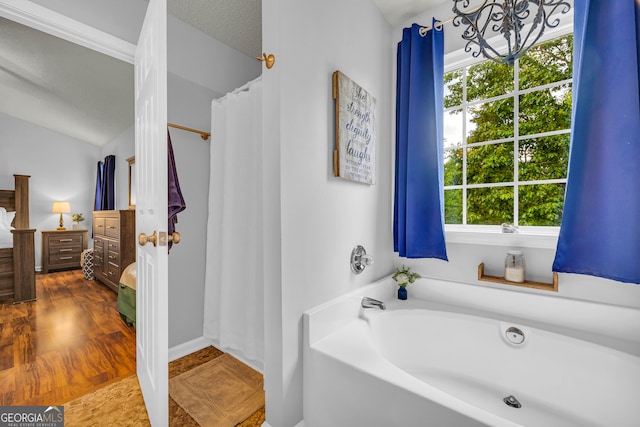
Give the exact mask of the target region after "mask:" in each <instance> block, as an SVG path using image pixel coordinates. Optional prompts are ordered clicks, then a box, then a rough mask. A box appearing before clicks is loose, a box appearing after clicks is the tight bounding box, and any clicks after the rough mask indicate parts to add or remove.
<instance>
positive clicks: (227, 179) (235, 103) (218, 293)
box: [204, 78, 264, 368]
mask: <svg viewBox="0 0 640 427" xmlns="http://www.w3.org/2000/svg"><path fill="white" fill-rule="evenodd" d="M211 137H212V139H211V175H210V183H209V219H208V223H207V257H206V259H207V265H206V278H205V294H204V295H205V300H204V336H205V337H207V338H210V339H212V340H213V342H214V345H217V346H219V347H221V349H223V350H227V351H229V350H230V349H233V350H235V351H236V352H239V353H240V355H241V356H243V357H244V358H245V359H247V360H250V361H253V362H257V363H255V365H257V367H259V368H261V367H262V365H263V359H264V307H263V302H264V279H263V276H264V275H263V256H262V254H263V238H262V236H263V233H262V218H263V215H262V213H263V201H262V181H263V179H262V158H263V156H262V81H261V79H260V78H258V79H256V80H253V81H251V82H249V83H247V85H245V86H243V87H242V88H239V89H236V90H235V91H233V92H232V93H229V94H227V95H225V96H224V97H223V98H221V99H218V100H214V101H213V102H212V105H211Z"/></svg>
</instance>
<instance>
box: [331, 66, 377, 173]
mask: <svg viewBox="0 0 640 427" xmlns="http://www.w3.org/2000/svg"><path fill="white" fill-rule="evenodd" d="M333 98H334V99H335V101H336V149H335V150H334V152H333V171H334V174H335V176H337V177H340V178H345V179H349V180H351V181H357V182H362V183H365V184H375V183H376V99H375V98H374V97H373V96H371V94H370V93H368V92H367V91H366V90H364V89H362V88H361V87H360V86H358V85H357V84H356V83H355V82H354V81H353V80H351V79H350V78H349V77H347V76H345V75H344V74H342V73H341V72H340V71H335V72H334V73H333Z"/></svg>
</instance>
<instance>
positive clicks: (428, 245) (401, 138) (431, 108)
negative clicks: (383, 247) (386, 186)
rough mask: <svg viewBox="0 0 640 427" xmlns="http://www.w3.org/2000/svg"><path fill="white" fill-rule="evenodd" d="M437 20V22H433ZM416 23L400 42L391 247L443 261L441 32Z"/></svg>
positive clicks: (442, 75) (444, 246) (421, 256)
mask: <svg viewBox="0 0 640 427" xmlns="http://www.w3.org/2000/svg"><path fill="white" fill-rule="evenodd" d="M434 22H435V21H434ZM420 28H421V27H420V25H417V24H414V25H413V26H412V27H411V28H405V29H404V30H403V32H402V41H401V42H400V43H399V44H398V55H397V70H398V71H397V83H396V161H395V191H394V210H393V245H394V251H396V252H398V253H399V255H400V256H402V257H406V258H439V259H443V260H447V249H446V245H445V239H444V185H443V182H444V165H443V159H442V155H443V141H442V135H443V110H444V97H443V96H444V95H443V91H444V35H443V32H442V31H436V30H433V29H432V30H430V31H428V32H427V33H426V35H425V36H422V35H420Z"/></svg>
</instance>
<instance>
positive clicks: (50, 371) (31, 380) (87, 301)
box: [0, 270, 136, 406]
mask: <svg viewBox="0 0 640 427" xmlns="http://www.w3.org/2000/svg"><path fill="white" fill-rule="evenodd" d="M36 295H37V297H38V299H37V301H34V302H27V303H23V304H12V302H10V301H9V302H3V303H1V304H0V406H9V405H12V406H15V405H61V404H62V403H64V402H67V401H69V400H72V399H74V398H76V397H79V396H82V395H84V394H87V393H90V392H93V391H95V390H96V389H98V388H100V387H102V386H104V385H106V384H109V383H112V382H114V381H118V380H120V379H123V378H126V377H128V376H130V375H132V374H134V373H135V372H136V359H135V354H136V338H135V330H134V329H133V328H132V327H129V326H127V325H125V323H124V322H123V321H122V320H121V319H120V315H119V314H118V312H117V310H116V299H117V295H116V293H115V292H113V291H111V290H109V289H107V288H106V287H105V286H104V285H101V284H99V283H98V282H93V281H87V280H85V279H84V276H83V275H82V272H81V271H80V270H72V271H64V272H58V273H50V274H38V275H36Z"/></svg>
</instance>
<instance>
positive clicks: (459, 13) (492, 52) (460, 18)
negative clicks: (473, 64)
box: [453, 0, 571, 66]
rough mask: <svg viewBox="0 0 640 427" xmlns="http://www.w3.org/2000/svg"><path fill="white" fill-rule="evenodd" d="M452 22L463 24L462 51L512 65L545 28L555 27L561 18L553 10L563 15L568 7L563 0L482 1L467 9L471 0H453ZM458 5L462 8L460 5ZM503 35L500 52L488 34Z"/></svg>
mask: <svg viewBox="0 0 640 427" xmlns="http://www.w3.org/2000/svg"><path fill="white" fill-rule="evenodd" d="M453 1H454V3H455V4H454V6H453V12H454V13H455V17H454V18H453V25H454V26H455V27H458V26H461V25H462V26H463V27H465V26H466V28H464V32H463V34H462V38H463V39H464V40H466V41H467V44H466V45H465V48H464V50H465V52H472V51H473V53H472V54H473V56H474V57H478V56H479V55H480V54H482V55H483V56H484V57H485V58H487V59H490V60H492V61H495V62H497V63H499V64H509V65H511V66H513V62H514V61H515V60H516V58H519V57H521V56H522V55H524V54H525V52H526V51H527V50H528V49H529V48H530V47H531V46H533V45H534V44H536V42H537V41H538V40H539V39H540V37H542V34H543V33H544V30H545V28H547V27H549V28H555V27H557V26H558V24H559V23H560V19H558V18H553V19H552V16H551V15H553V14H554V13H556V12H560V13H562V14H565V13H567V12H569V10H570V9H571V6H570V5H569V3H568V2H567V1H563V0H503V1H499V0H484V2H483V3H482V5H480V6H478V7H474V8H469V1H470V0H453ZM459 5H460V6H461V7H459ZM493 35H502V37H503V38H504V39H505V41H506V52H504V53H500V52H499V51H498V49H497V48H494V47H493V46H491V45H489V43H488V42H487V37H492V36H493Z"/></svg>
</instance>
